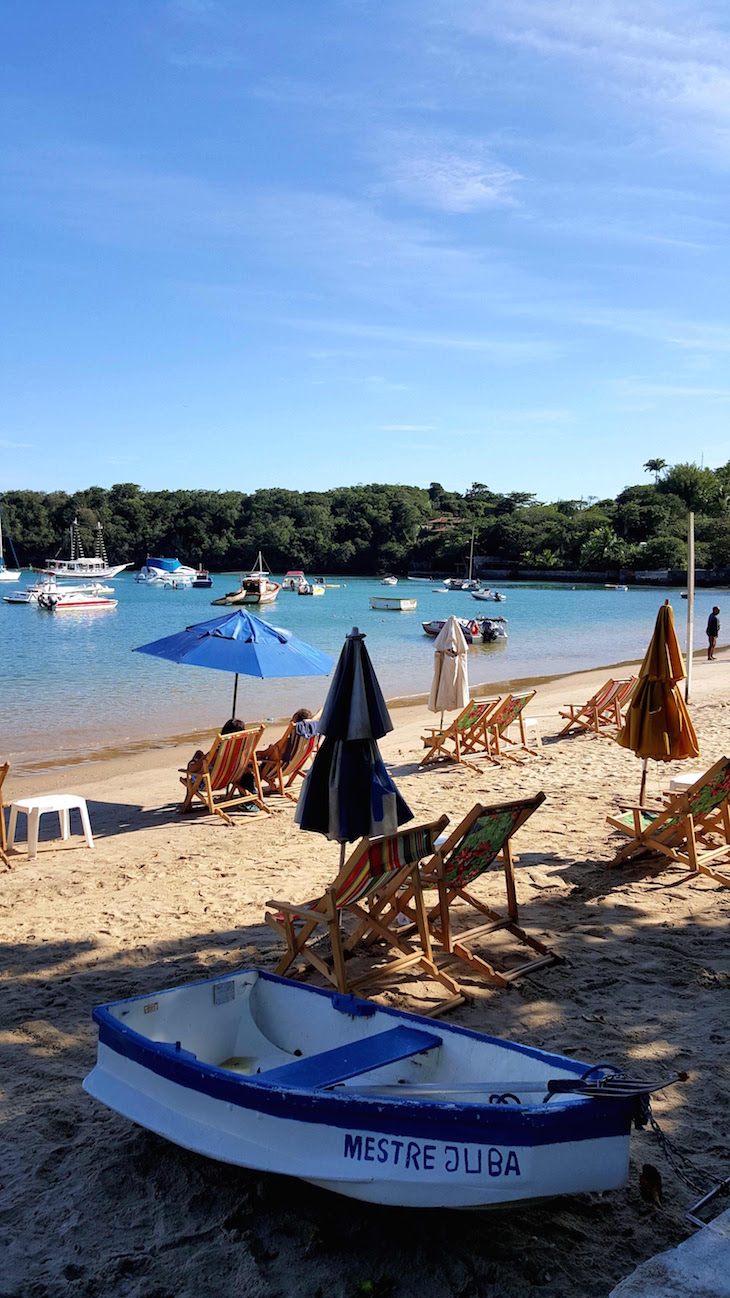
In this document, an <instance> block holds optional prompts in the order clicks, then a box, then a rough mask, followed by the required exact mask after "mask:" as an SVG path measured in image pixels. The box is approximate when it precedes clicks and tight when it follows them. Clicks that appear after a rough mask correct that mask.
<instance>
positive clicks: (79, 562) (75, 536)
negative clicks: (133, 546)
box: [41, 518, 129, 581]
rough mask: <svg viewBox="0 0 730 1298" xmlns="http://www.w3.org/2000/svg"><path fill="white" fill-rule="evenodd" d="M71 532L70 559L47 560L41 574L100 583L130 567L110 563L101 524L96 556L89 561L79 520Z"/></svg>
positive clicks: (98, 527)
mask: <svg viewBox="0 0 730 1298" xmlns="http://www.w3.org/2000/svg"><path fill="white" fill-rule="evenodd" d="M69 531H70V536H71V554H70V557H69V558H68V559H46V566H45V568H42V569H41V572H45V573H48V575H49V576H51V577H55V578H56V580H60V579H62V578H65V577H73V578H74V579H75V580H78V579H79V578H82V579H85V580H86V581H92V580H94V581H98V580H99V579H101V578H106V579H107V580H109V579H110V578H111V577H117V576H118V575H119V573H120V572H123V571H124V569H125V568H128V567H129V564H128V563H118V564H116V565H112V564H110V563H109V559H108V558H107V553H106V545H105V543H104V529H103V527H102V525H101V523H97V524H96V531H95V533H94V554H93V556H91V557H89V558H88V559H87V557H86V555H85V554H84V546H83V542H82V540H81V531H80V529H79V520H78V519H77V518H75V519H74V521H73V523H72V524H71V527H70V529H69Z"/></svg>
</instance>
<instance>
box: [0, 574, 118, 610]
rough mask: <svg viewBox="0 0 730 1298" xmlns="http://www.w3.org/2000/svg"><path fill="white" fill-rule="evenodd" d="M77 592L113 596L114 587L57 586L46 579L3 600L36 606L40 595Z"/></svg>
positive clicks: (97, 583) (49, 579) (7, 602)
mask: <svg viewBox="0 0 730 1298" xmlns="http://www.w3.org/2000/svg"><path fill="white" fill-rule="evenodd" d="M78 592H82V593H86V594H90V595H113V594H114V587H113V586H104V585H102V583H101V582H98V581H94V582H89V583H87V584H86V585H81V586H66V585H61V586H59V585H58V583H57V582H56V581H54V579H53V578H52V577H47V578H46V579H45V581H38V582H35V583H34V584H33V585H32V586H26V587H25V590H14V591H13V592H12V593H11V594H10V595H3V600H4V602H5V603H6V604H37V603H38V602H39V600H40V596H41V595H59V594H60V595H71V594H76V593H78Z"/></svg>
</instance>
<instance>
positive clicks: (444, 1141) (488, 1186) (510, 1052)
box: [83, 969, 669, 1208]
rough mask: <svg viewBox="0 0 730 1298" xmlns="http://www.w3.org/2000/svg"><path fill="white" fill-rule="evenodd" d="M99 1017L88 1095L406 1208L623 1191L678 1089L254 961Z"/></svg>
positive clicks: (200, 1140) (225, 1153)
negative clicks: (315, 983) (658, 1116)
mask: <svg viewBox="0 0 730 1298" xmlns="http://www.w3.org/2000/svg"><path fill="white" fill-rule="evenodd" d="M94 1019H95V1021H96V1023H97V1025H98V1029H99V1042H98V1054H97V1062H96V1066H95V1068H94V1069H93V1070H92V1072H90V1073H89V1075H88V1076H87V1077H86V1079H85V1080H84V1083H83V1085H84V1089H85V1090H86V1091H87V1092H88V1093H89V1094H90V1095H92V1096H94V1097H95V1098H96V1099H97V1100H100V1101H101V1102H102V1103H103V1104H106V1105H107V1106H108V1107H109V1108H110V1109H113V1110H114V1111H115V1112H116V1113H120V1114H122V1115H123V1116H124V1117H126V1118H129V1119H130V1120H131V1121H133V1122H136V1123H138V1124H139V1125H140V1126H142V1127H145V1128H147V1130H149V1131H154V1132H156V1133H157V1134H158V1135H160V1136H163V1137H164V1138H166V1139H167V1140H170V1141H172V1142H173V1143H174V1144H176V1145H180V1146H182V1147H183V1148H184V1149H190V1150H193V1151H195V1152H196V1153H199V1154H203V1155H206V1156H207V1157H209V1158H214V1159H218V1160H219V1161H221V1162H226V1163H232V1164H234V1165H236V1166H240V1167H248V1168H255V1169H258V1170H261V1171H267V1172H278V1173H282V1174H284V1175H287V1176H296V1177H300V1178H301V1179H303V1180H305V1181H309V1182H311V1183H312V1184H314V1185H319V1186H323V1187H324V1188H326V1189H329V1190H334V1191H337V1192H338V1193H340V1194H343V1195H347V1196H349V1197H350V1198H353V1199H363V1200H367V1201H369V1202H372V1203H382V1204H391V1205H401V1206H408V1207H420V1208H424V1207H435V1208H444V1207H450V1208H477V1207H485V1206H489V1205H494V1204H501V1203H507V1202H510V1201H519V1200H527V1199H535V1198H545V1197H546V1196H550V1195H558V1194H576V1193H581V1192H585V1191H596V1190H598V1191H603V1190H615V1189H618V1188H619V1187H621V1186H623V1185H625V1184H626V1179H627V1173H628V1163H629V1140H630V1130H631V1123H632V1119H633V1120H638V1121H639V1123H640V1125H643V1123H644V1122H646V1120H647V1103H646V1100H647V1096H648V1093H649V1092H650V1091H651V1090H655V1089H659V1088H660V1086H661V1085H667V1084H668V1080H669V1079H667V1080H665V1081H664V1083H657V1084H656V1085H652V1084H651V1083H648V1082H644V1081H641V1082H632V1081H630V1080H629V1079H623V1078H621V1077H620V1076H619V1075H616V1070H611V1069H610V1068H608V1067H607V1066H606V1065H600V1066H596V1067H594V1068H589V1066H587V1065H585V1064H582V1063H578V1062H577V1061H576V1060H574V1059H568V1058H565V1057H564V1056H562V1055H555V1054H551V1053H548V1052H546V1051H542V1050H536V1049H533V1048H531V1047H529V1046H522V1045H516V1044H514V1043H513V1042H511V1041H502V1040H499V1039H497V1038H494V1037H487V1036H482V1035H481V1034H478V1033H476V1032H470V1031H468V1030H467V1029H465V1028H460V1027H455V1026H452V1025H450V1024H448V1025H447V1024H445V1023H442V1022H440V1021H439V1023H438V1024H436V1023H435V1022H434V1021H433V1020H432V1019H423V1018H419V1017H417V1016H416V1015H413V1014H404V1013H401V1012H399V1011H397V1010H393V1009H385V1008H381V1007H380V1006H378V1005H375V1004H374V1003H373V1002H371V1001H360V1000H357V999H355V998H354V997H352V996H344V995H341V994H339V993H337V992H331V991H322V990H320V989H319V988H316V987H310V986H307V985H305V984H301V983H296V982H291V981H289V980H288V979H286V978H277V977H276V976H275V975H273V974H269V973H264V972H262V971H257V970H255V969H245V970H242V971H241V972H240V973H236V974H231V975H229V976H227V977H224V978H220V979H216V980H213V981H206V982H199V983H193V984H191V985H190V986H187V987H178V988H175V989H172V990H168V991H161V992H153V993H151V994H148V995H145V996H137V997H133V998H131V999H129V1000H122V1001H117V1002H115V1003H112V1004H108V1005H103V1006H101V1007H99V1008H97V1009H95V1010H94ZM612 1072H613V1073H614V1077H613V1078H611V1073H612ZM606 1074H608V1076H606Z"/></svg>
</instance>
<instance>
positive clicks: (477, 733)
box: [419, 696, 502, 770]
mask: <svg viewBox="0 0 730 1298" xmlns="http://www.w3.org/2000/svg"><path fill="white" fill-rule="evenodd" d="M501 701H502V700H501V698H500V697H499V696H497V697H495V698H490V699H470V700H469V702H468V703H467V705H466V707H465V708H464V710H463V712H460V713H459V715H458V717H456V718H455V720H454V721H452V722H451V725H450V726H447V727H446V728H445V729H442V730H440V729H438V728H437V727H435V726H430V727H428V734H426V735H423V736H422V738H423V742H424V744H425V745H426V748H427V749H428V752H427V753H426V755H425V756H424V757H422V758H421V761H420V762H419V766H426V765H427V764H428V763H429V762H435V761H438V760H439V759H440V758H446V759H447V760H448V761H450V762H460V763H462V765H464V766H471V765H472V764H471V762H468V761H467V760H466V758H465V756H464V754H465V753H474V752H475V751H479V750H484V749H487V750H488V747H489V741H488V738H487V723H488V721H489V718H490V717H491V716H492V715H493V713H494V712H495V710H496V709H497V707H498V706H499V704H500V703H501ZM472 769H473V770H479V767H478V766H474V767H472Z"/></svg>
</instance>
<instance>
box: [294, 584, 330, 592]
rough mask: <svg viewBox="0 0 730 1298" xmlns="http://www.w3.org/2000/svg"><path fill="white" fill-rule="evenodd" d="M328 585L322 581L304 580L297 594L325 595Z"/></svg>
mask: <svg viewBox="0 0 730 1298" xmlns="http://www.w3.org/2000/svg"><path fill="white" fill-rule="evenodd" d="M326 589H327V588H326V586H325V585H324V584H323V582H321V581H303V582H302V584H301V586H299V587H298V589H297V595H324V593H325V590H326Z"/></svg>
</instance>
